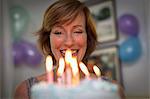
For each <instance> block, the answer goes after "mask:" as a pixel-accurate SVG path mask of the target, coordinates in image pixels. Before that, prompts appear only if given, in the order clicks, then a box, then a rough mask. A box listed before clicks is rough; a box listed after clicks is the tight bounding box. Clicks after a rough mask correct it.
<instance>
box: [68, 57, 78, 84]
mask: <svg viewBox="0 0 150 99" xmlns="http://www.w3.org/2000/svg"><path fill="white" fill-rule="evenodd" d="M70 66H71V68H72V85H73V86H76V85H78V84H79V81H80V75H79V68H78V62H77V59H76V58H75V57H72V60H71V63H70Z"/></svg>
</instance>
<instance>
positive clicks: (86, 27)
mask: <svg viewBox="0 0 150 99" xmlns="http://www.w3.org/2000/svg"><path fill="white" fill-rule="evenodd" d="M37 35H38V37H39V40H38V42H39V45H40V48H41V50H42V52H43V55H44V56H45V57H46V56H47V55H51V56H52V57H53V62H54V65H55V66H58V60H59V58H60V57H64V55H65V51H66V50H67V49H70V50H72V52H73V55H74V56H76V57H77V59H78V62H80V61H82V62H84V63H86V62H87V58H88V57H89V55H90V54H91V53H92V52H93V51H94V49H95V47H96V42H97V36H96V30H95V26H94V23H93V21H92V18H91V15H90V11H89V9H88V8H87V7H86V6H85V5H84V4H83V3H81V2H80V1H77V0H59V1H57V2H55V3H54V4H52V5H51V6H50V7H49V8H48V9H47V10H46V12H45V14H44V20H43V25H42V28H41V29H40V30H39V32H38V34H37ZM45 80H46V74H43V75H41V76H38V77H34V78H31V79H28V80H25V81H24V82H22V83H21V84H20V85H19V86H18V87H17V89H16V92H15V99H29V98H30V88H31V86H32V85H33V84H34V83H36V82H39V81H45Z"/></svg>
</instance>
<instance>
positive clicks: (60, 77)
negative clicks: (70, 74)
mask: <svg viewBox="0 0 150 99" xmlns="http://www.w3.org/2000/svg"><path fill="white" fill-rule="evenodd" d="M64 70H65V61H64V59H63V58H60V59H59V67H58V70H57V83H58V85H62V84H64V79H65V78H64V76H63V73H64Z"/></svg>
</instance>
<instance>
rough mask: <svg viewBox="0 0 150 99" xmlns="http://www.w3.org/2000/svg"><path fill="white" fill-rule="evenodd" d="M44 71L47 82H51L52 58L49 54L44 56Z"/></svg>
mask: <svg viewBox="0 0 150 99" xmlns="http://www.w3.org/2000/svg"><path fill="white" fill-rule="evenodd" d="M46 72H47V80H48V83H53V60H52V57H51V56H50V55H48V56H47V57H46Z"/></svg>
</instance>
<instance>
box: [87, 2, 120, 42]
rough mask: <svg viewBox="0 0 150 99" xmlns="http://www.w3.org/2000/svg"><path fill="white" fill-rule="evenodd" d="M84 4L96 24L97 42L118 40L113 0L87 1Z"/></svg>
mask: <svg viewBox="0 0 150 99" xmlns="http://www.w3.org/2000/svg"><path fill="white" fill-rule="evenodd" d="M86 4H87V5H88V7H89V9H90V11H91V13H92V16H93V18H94V20H95V23H96V31H97V36H98V42H99V43H106V42H113V41H116V40H118V32H117V25H116V24H117V22H116V11H115V0H90V1H89V0H88V1H87V3H86Z"/></svg>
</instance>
